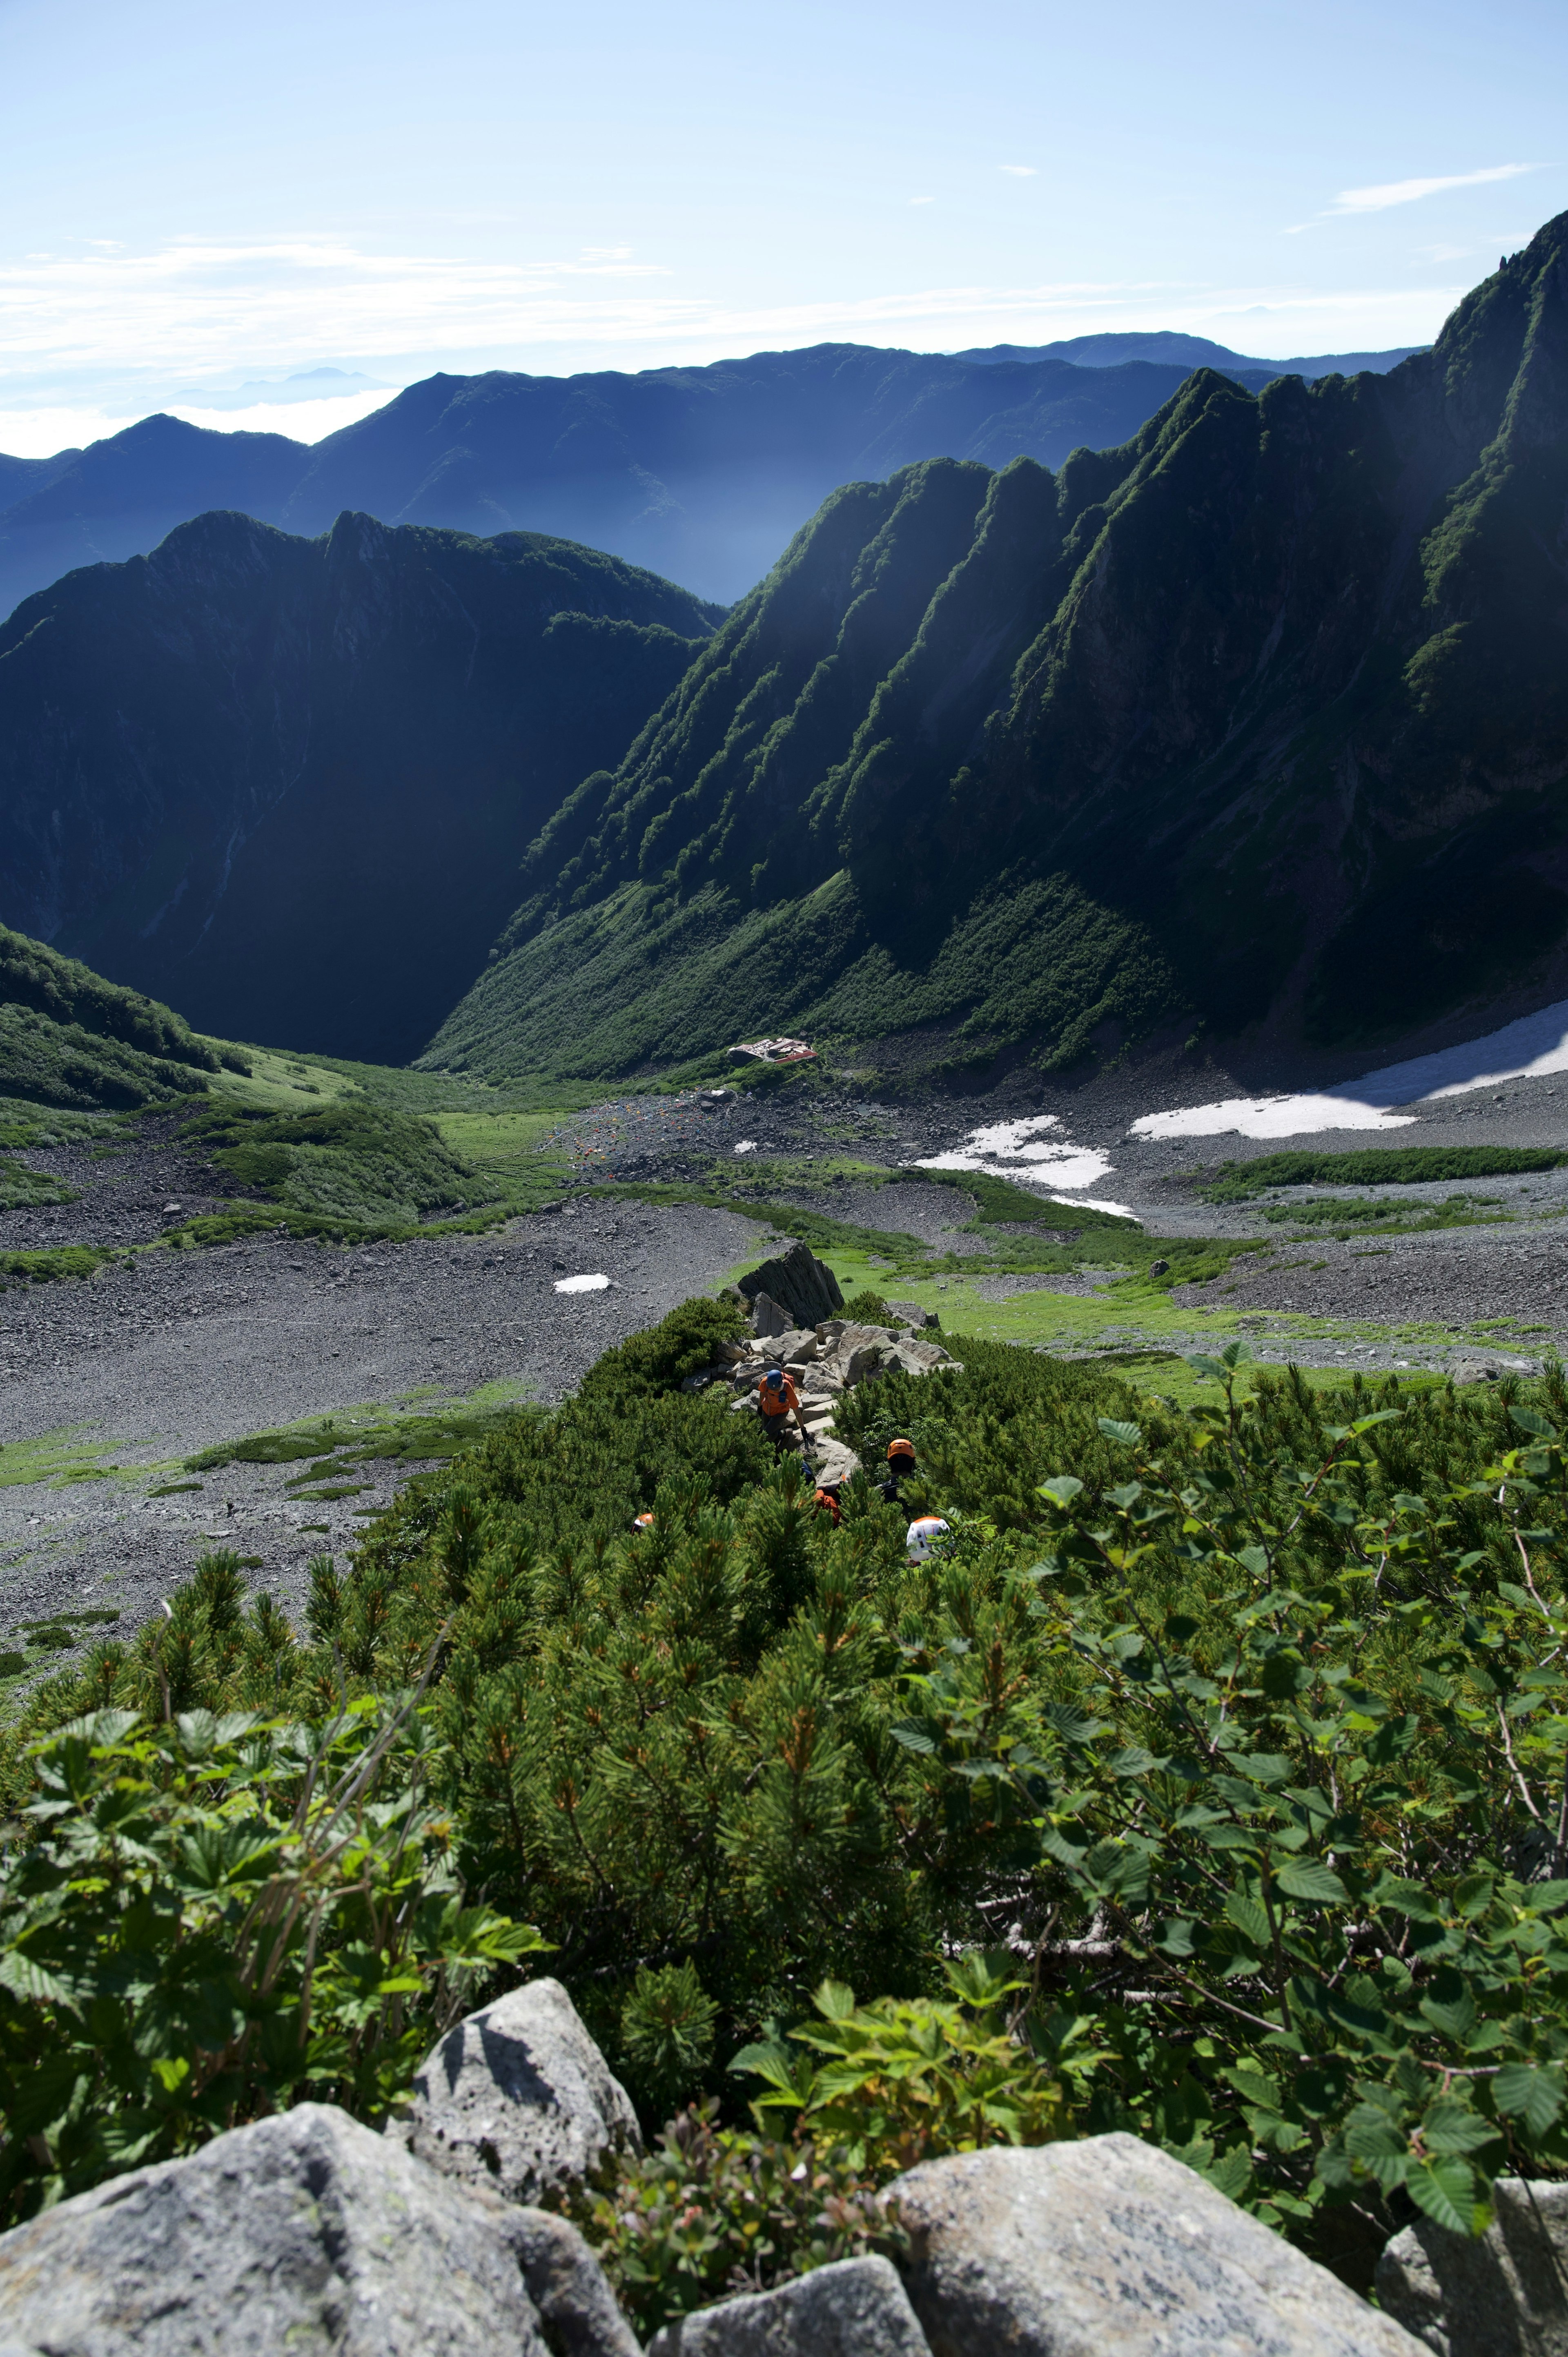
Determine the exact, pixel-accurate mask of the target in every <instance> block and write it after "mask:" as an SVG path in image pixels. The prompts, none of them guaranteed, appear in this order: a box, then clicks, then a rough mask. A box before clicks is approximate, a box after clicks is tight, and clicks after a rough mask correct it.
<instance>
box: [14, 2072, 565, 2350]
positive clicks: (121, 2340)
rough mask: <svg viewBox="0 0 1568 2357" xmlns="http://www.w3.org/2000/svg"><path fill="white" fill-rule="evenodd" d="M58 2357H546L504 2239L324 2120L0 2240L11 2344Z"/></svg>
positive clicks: (243, 2138)
mask: <svg viewBox="0 0 1568 2357" xmlns="http://www.w3.org/2000/svg"><path fill="white" fill-rule="evenodd" d="M4 2342H11V2343H18V2342H19V2343H21V2344H22V2345H23V2346H24V2347H26V2346H27V2344H29V2343H31V2344H33V2345H34V2346H36V2347H38V2348H40V2349H43V2350H47V2351H48V2357H217V2352H221V2357H279V2352H282V2351H285V2350H286V2351H290V2352H298V2357H318V2352H319V2357H327V2352H332V2357H548V2351H547V2346H546V2343H545V2341H544V2339H543V2337H542V2333H541V2330H540V2326H539V2319H538V2317H537V2315H536V2314H535V2311H534V2308H533V2304H532V2301H531V2300H530V2298H529V2296H528V2292H527V2290H526V2288H525V2286H524V2283H523V2278H522V2275H521V2270H520V2267H519V2264H518V2259H517V2256H516V2255H515V2253H514V2252H513V2250H512V2249H511V2248H510V2244H509V2242H508V2238H507V2235H506V2233H505V2231H504V2224H503V2222H502V2221H501V2220H499V2218H498V2217H497V2216H496V2215H495V2214H493V2212H492V2210H491V2208H490V2207H489V2206H488V2205H481V2204H479V2203H478V2202H475V2201H469V2200H468V2199H467V2197H466V2196H465V2195H464V2194H462V2193H461V2192H459V2191H458V2190H457V2189H456V2186H452V2185H444V2184H443V2183H442V2181H441V2179H439V2178H437V2177H434V2176H432V2175H431V2173H430V2171H429V2170H428V2169H421V2168H420V2166H419V2164H418V2162H417V2161H414V2160H411V2159H410V2158H409V2157H408V2155H407V2154H406V2153H403V2152H400V2151H399V2150H398V2149H397V2147H395V2146H393V2145H389V2144H388V2143H387V2141H386V2140H385V2138H384V2137H382V2136H372V2135H371V2132H370V2130H369V2129H368V2128H363V2127H361V2126H360V2125H359V2123H358V2122H357V2121H355V2120H351V2119H350V2118H349V2115H348V2114H347V2113H346V2112H340V2111H338V2110H337V2109H336V2108H335V2107H334V2106H333V2105H332V2104H300V2105H299V2106H298V2108H297V2109H296V2110H295V2111H292V2112H285V2113H284V2114H283V2115H280V2116H279V2117H277V2118H274V2119H269V2120H260V2121H258V2122H257V2123H256V2124H255V2126H252V2127H247V2128H236V2129H234V2130H232V2131H231V2133H230V2134H229V2135H227V2136H215V2137H214V2138H213V2140H212V2142H211V2143H210V2144H209V2145H206V2146H204V2147H203V2148H202V2150H201V2151H200V2152H199V2153H196V2154H194V2155H193V2156H192V2157H191V2158H189V2159H188V2160H174V2161H165V2162H163V2163H162V2164H160V2165H159V2166H158V2167H156V2168H153V2169H133V2170H131V2171H130V2172H129V2173H128V2174H127V2175H125V2176H124V2177H113V2178H111V2179H109V2181H108V2183H107V2184H104V2185H100V2186H97V2187H95V2188H94V2190H92V2191H91V2193H81V2194H78V2195H77V2196H76V2197H75V2198H74V2199H73V2200H71V2201H62V2202H60V2203H59V2206H58V2208H56V2209H53V2210H47V2211H45V2212H44V2213H43V2214H42V2216H41V2217H38V2218H34V2219H31V2220H30V2221H29V2222H28V2223H27V2225H25V2226H18V2227H16V2229H15V2230H14V2231H13V2232H12V2233H9V2234H6V2235H5V2236H0V2343H4Z"/></svg>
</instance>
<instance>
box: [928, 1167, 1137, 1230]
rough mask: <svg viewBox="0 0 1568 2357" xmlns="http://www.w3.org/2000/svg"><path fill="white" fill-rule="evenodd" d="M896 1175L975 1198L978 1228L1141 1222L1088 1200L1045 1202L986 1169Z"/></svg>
mask: <svg viewBox="0 0 1568 2357" xmlns="http://www.w3.org/2000/svg"><path fill="white" fill-rule="evenodd" d="M895 1175H897V1177H899V1178H900V1179H904V1180H906V1181H908V1179H910V1177H911V1176H915V1177H918V1179H921V1180H923V1181H924V1183H925V1184H926V1185H927V1186H930V1187H950V1188H952V1189H955V1190H956V1191H957V1192H958V1193H960V1194H963V1195H971V1196H972V1197H973V1199H974V1204H975V1216H974V1220H973V1222H972V1225H973V1226H975V1227H977V1228H992V1227H1002V1226H1015V1225H1016V1224H1017V1223H1018V1222H1020V1221H1022V1222H1025V1223H1026V1225H1028V1226H1030V1227H1036V1228H1120V1229H1122V1230H1124V1231H1126V1232H1136V1231H1137V1230H1138V1229H1139V1228H1140V1227H1141V1226H1142V1225H1143V1222H1141V1221H1139V1220H1131V1219H1124V1218H1122V1214H1121V1213H1120V1212H1117V1211H1095V1210H1094V1209H1093V1207H1092V1206H1091V1205H1090V1204H1088V1203H1047V1202H1045V1201H1044V1200H1042V1199H1041V1198H1040V1197H1039V1196H1038V1195H1036V1194H1032V1193H1031V1192H1030V1190H1029V1189H1028V1188H1027V1187H1019V1186H1015V1184H1014V1182H1013V1180H1012V1179H998V1178H996V1177H995V1176H994V1175H993V1173H992V1172H990V1171H988V1170H921V1171H919V1172H918V1173H914V1174H912V1173H910V1172H908V1171H899V1172H897V1174H895Z"/></svg>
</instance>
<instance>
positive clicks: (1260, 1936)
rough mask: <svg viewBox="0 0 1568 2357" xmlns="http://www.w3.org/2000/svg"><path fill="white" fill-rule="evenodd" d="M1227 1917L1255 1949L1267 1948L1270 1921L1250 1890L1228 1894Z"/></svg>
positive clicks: (1226, 1901) (1226, 1902)
mask: <svg viewBox="0 0 1568 2357" xmlns="http://www.w3.org/2000/svg"><path fill="white" fill-rule="evenodd" d="M1225 1917H1226V1921H1228V1922H1230V1923H1234V1924H1235V1926H1236V1929H1237V1930H1238V1931H1239V1932H1241V1933H1242V1934H1243V1936H1244V1937H1245V1938H1247V1939H1249V1940H1251V1943H1252V1944H1253V1946H1254V1947H1256V1948H1260V1949H1262V1948H1267V1946H1268V1944H1269V1919H1268V1917H1267V1916H1266V1915H1265V1914H1264V1912H1263V1910H1262V1907H1261V1906H1260V1905H1259V1904H1258V1901H1257V1900H1255V1899H1254V1898H1253V1896H1252V1894H1251V1891H1250V1890H1242V1889H1236V1890H1231V1891H1229V1892H1227V1894H1226V1899H1225Z"/></svg>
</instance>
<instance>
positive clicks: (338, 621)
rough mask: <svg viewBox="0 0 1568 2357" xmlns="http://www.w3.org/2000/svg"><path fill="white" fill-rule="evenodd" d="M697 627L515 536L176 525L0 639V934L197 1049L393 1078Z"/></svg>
mask: <svg viewBox="0 0 1568 2357" xmlns="http://www.w3.org/2000/svg"><path fill="white" fill-rule="evenodd" d="M285 447H288V446H285ZM716 619H718V609H716V608H711V607H703V605H701V604H700V603H699V601H698V600H697V599H696V598H694V597H691V596H690V595H689V594H688V593H687V592H686V591H685V590H683V589H677V588H675V587H673V586H672V585H671V583H669V582H667V581H660V580H657V579H655V578H654V577H653V576H651V575H650V574H647V573H641V572H639V571H637V570H636V569H634V568H633V567H632V566H630V565H623V564H621V563H620V562H618V560H617V559H616V558H615V557H612V556H604V555H600V554H597V553H596V551H594V550H592V549H585V548H577V547H574V546H572V545H571V544H567V543H564V542H561V541H553V540H549V539H546V538H544V537H542V536H541V535H538V534H532V533H512V534H509V535H507V536H505V537H503V538H501V539H499V540H493V541H476V540H471V539H468V538H467V537H465V536H464V535H462V534H460V533H446V532H435V531H430V530H425V529H421V528H416V527H407V526H405V527H404V528H403V529H402V530H400V531H393V530H389V529H388V528H387V527H385V526H384V525H381V524H379V523H377V522H373V521H372V519H371V518H370V517H369V516H363V515H359V516H355V515H346V516H340V517H339V518H338V521H337V522H336V523H335V524H334V526H333V528H332V531H331V533H329V534H328V536H327V537H326V538H325V539H323V540H317V541H306V540H297V539H292V538H290V537H289V536H288V535H286V534H285V533H280V532H277V531H275V530H274V529H273V528H271V527H270V526H268V525H265V524H260V523H256V522H253V521H252V519H251V518H249V517H247V516H242V515H234V514H213V515H205V516H202V517H199V519H198V520H197V521H195V522H191V523H187V524H182V525H181V526H180V527H179V528H178V529H177V531H175V532H174V533H170V534H169V536H168V538H167V539H166V540H165V542H164V543H163V544H162V546H161V547H160V548H158V549H157V550H156V552H155V554H153V555H152V556H150V557H145V558H142V557H136V558H133V559H132V560H131V561H130V562H129V563H128V564H126V565H97V566H94V567H92V568H91V570H88V571H84V572H81V573H77V574H73V575H72V576H70V579H69V580H66V581H61V582H58V583H56V584H55V586H54V587H52V588H50V589H47V590H44V591H41V592H40V593H39V594H38V596H37V597H30V598H28V599H27V601H26V602H25V603H24V604H23V605H22V606H21V607H20V608H18V610H17V612H16V614H15V615H14V616H13V617H12V619H11V620H10V621H9V622H7V623H3V624H0V921H4V922H5V923H6V924H11V925H15V926H16V928H18V930H20V931H23V932H26V933H28V934H31V935H33V936H35V937H36V938H38V939H39V940H44V941H47V942H49V943H51V944H52V945H53V947H54V948H55V949H57V950H62V951H65V952H68V953H69V954H70V955H72V956H77V957H81V958H84V959H86V960H87V961H88V962H90V963H91V964H93V965H94V966H96V967H97V968H98V969H99V970H100V971H101V972H102V973H104V974H109V975H111V976H112V977H113V980H114V981H115V982H116V983H120V984H129V985H133V986H134V988H136V989H138V990H145V991H148V992H150V993H151V994H152V995H153V996H156V997H159V998H169V999H173V1000H176V1001H177V1002H178V1003H179V1004H180V1005H181V1006H183V1007H184V1008H185V1009H186V1010H187V1011H188V1013H189V1014H190V1016H191V1017H192V1019H193V1020H194V1021H196V1022H197V1023H198V1024H199V1025H200V1026H201V1027H202V1028H204V1029H207V1030H209V1031H215V1032H217V1033H219V1034H220V1035H221V1036H224V1037H227V1038H239V1039H260V1040H263V1041H271V1042H289V1043H292V1044H293V1045H295V1046H297V1047H306V1048H317V1049H324V1050H328V1051H331V1050H334V1049H335V1050H337V1051H338V1053H340V1054H345V1055H354V1056H366V1057H371V1058H379V1059H383V1060H387V1061H389V1062H397V1061H401V1060H403V1058H404V1057H406V1056H408V1055H411V1054H413V1052H414V1051H415V1050H416V1049H418V1048H420V1047H421V1046H423V1044H424V1041H425V1040H426V1039H428V1037H429V1035H430V1033H431V1031H432V1030H433V1029H434V1028H435V1025H436V1024H437V1023H438V1022H439V1021H440V1019H441V1017H443V1016H444V1015H445V1014H446V1011H447V1009H448V1008H449V1007H450V1006H451V1005H452V1003H453V1001H454V1000H455V999H456V997H457V996H459V994H460V993H461V992H462V991H463V990H465V989H466V988H467V985H468V984H469V983H470V982H471V981H472V980H473V978H474V975H475V974H476V973H477V972H478V968H479V967H480V966H481V965H482V964H483V963H484V959H485V954H486V952H487V950H488V949H489V944H490V942H492V940H493V939H494V937H495V934H496V932H497V931H498V930H499V927H500V926H501V925H502V924H503V923H504V921H505V920H506V918H507V916H508V915H509V914H510V910H511V909H512V907H513V905H514V903H515V901H516V899H517V891H518V884H517V875H518V867H519V863H520V861H521V858H522V856H523V853H524V851H525V850H526V848H527V846H528V844H529V842H530V841H531V840H532V837H533V836H534V835H535V834H537V833H538V832H539V829H540V827H541V826H542V823H543V822H544V821H545V820H546V819H547V818H548V817H549V816H550V814H551V813H552V812H553V810H554V809H555V808H556V806H557V805H558V804H559V802H560V801H561V799H562V797H563V795H564V793H565V792H566V791H567V790H568V789H569V788H570V787H571V786H572V785H573V784H575V781H576V780H577V779H578V778H579V777H581V775H582V774H583V771H584V770H585V768H592V767H594V766H595V765H596V764H597V763H600V762H604V761H618V760H619V759H620V758H621V756H622V755H623V754H624V752H625V751H626V749H627V748H628V745H629V744H630V742H631V740H632V738H633V737H635V736H636V734H637V731H638V729H639V727H640V726H641V725H642V723H643V721H644V720H645V719H646V717H647V716H648V715H649V713H650V711H653V710H654V709H656V708H657V706H658V705H660V703H661V701H662V700H663V698H664V697H665V696H666V695H667V694H668V693H669V691H670V690H671V687H673V685H674V684H675V683H676V681H677V680H679V679H680V678H681V676H682V673H684V672H685V670H686V667H687V665H688V663H689V662H690V661H691V658H692V655H693V652H694V651H695V642H696V641H698V640H701V639H702V638H703V637H704V636H705V635H706V633H707V632H708V631H709V630H711V629H712V628H713V626H714V622H715V620H716Z"/></svg>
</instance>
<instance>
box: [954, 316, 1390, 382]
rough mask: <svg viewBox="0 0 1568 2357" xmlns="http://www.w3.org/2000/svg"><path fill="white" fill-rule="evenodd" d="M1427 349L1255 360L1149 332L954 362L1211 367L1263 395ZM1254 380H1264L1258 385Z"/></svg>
mask: <svg viewBox="0 0 1568 2357" xmlns="http://www.w3.org/2000/svg"><path fill="white" fill-rule="evenodd" d="M1427 349H1428V347H1427V346H1426V345H1425V344H1401V345H1400V346H1398V348H1397V349H1396V350H1392V351H1387V352H1319V353H1317V354H1316V355H1315V356H1314V357H1312V358H1311V359H1303V360H1294V361H1266V360H1251V359H1249V358H1248V356H1247V354H1246V353H1245V352H1233V351H1232V350H1230V347H1229V345H1226V344H1213V343H1210V342H1209V340H1208V337H1207V336H1181V335H1176V333H1174V332H1173V331H1172V330H1171V329H1170V328H1158V329H1155V330H1152V331H1150V332H1147V333H1144V332H1141V331H1136V330H1133V331H1129V332H1127V333H1125V334H1119V335H1105V336H1069V337H1068V338H1067V339H1066V340H1065V341H1063V342H1060V343H1055V344H987V345H985V346H983V347H981V348H977V349H976V350H972V351H967V352H959V353H957V354H956V355H955V357H956V358H957V359H959V360H961V361H976V362H978V363H979V364H981V365H982V366H984V367H993V366H995V364H996V363H997V362H998V361H1071V363H1072V365H1073V367H1074V368H1091V369H1103V368H1119V367H1121V366H1122V365H1123V363H1124V362H1126V361H1157V362H1158V363H1159V364H1160V365H1161V366H1162V367H1165V368H1181V369H1189V370H1190V369H1196V368H1211V369H1218V370H1219V372H1220V374H1221V375H1222V376H1236V375H1238V374H1239V375H1240V376H1241V377H1242V378H1243V380H1244V381H1245V382H1247V383H1248V385H1249V388H1250V390H1251V391H1252V392H1254V393H1261V392H1262V388H1263V386H1264V385H1265V384H1272V383H1273V381H1274V379H1275V377H1277V376H1301V377H1305V379H1306V380H1307V382H1308V383H1309V384H1310V383H1312V382H1315V381H1316V379H1317V378H1318V377H1320V376H1359V374H1360V373H1361V371H1363V370H1364V369H1365V370H1369V371H1370V372H1371V373H1372V374H1373V375H1374V376H1384V375H1386V374H1387V373H1388V371H1389V370H1390V369H1391V368H1397V367H1398V366H1399V364H1400V362H1401V361H1408V360H1409V359H1410V358H1411V356H1412V353H1415V352H1423V351H1425V350H1427ZM1254 378H1256V379H1258V380H1260V381H1259V382H1256V383H1253V382H1252V380H1253V379H1254Z"/></svg>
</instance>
